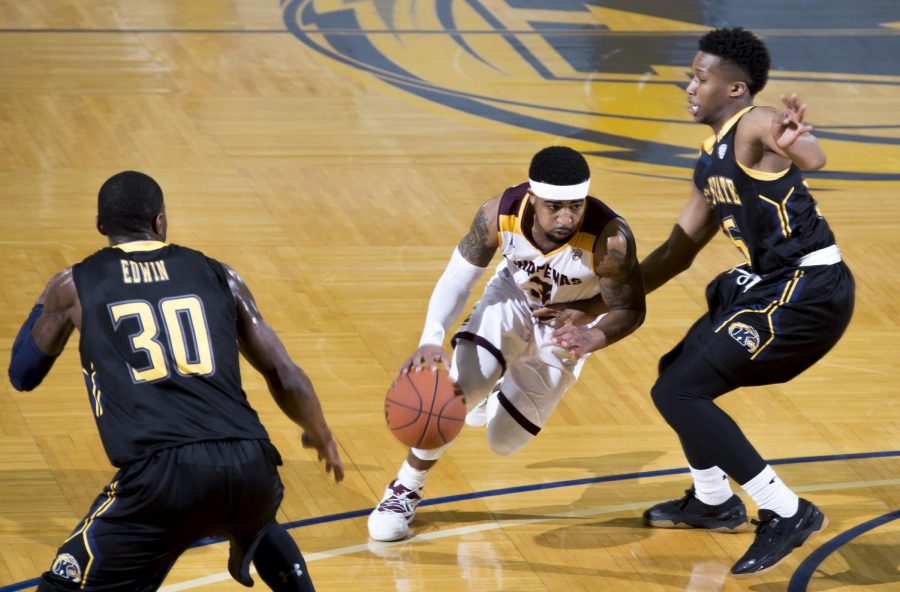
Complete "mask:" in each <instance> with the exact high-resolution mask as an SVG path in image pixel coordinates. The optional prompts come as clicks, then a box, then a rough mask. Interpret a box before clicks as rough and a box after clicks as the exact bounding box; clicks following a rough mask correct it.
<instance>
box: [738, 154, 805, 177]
mask: <svg viewBox="0 0 900 592" xmlns="http://www.w3.org/2000/svg"><path fill="white" fill-rule="evenodd" d="M734 162H736V163H737V165H738V166H739V167H741V170H742V171H744V172H745V173H746V174H747V175H748V176H750V177H753V178H754V179H756V180H757V181H777V180H778V179H780V178H782V177H783V176H785V175H786V174H787V173H788V171H789V170H791V167H790V166H789V167H788V168H786V169H784V170H783V171H778V172H777V173H770V172H768V171H758V170H756V169H751V168H750V167H748V166H744V165H743V164H741V161H739V160H738V159H737V156H735V158H734Z"/></svg>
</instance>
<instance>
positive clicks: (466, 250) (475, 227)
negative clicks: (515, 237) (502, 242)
mask: <svg viewBox="0 0 900 592" xmlns="http://www.w3.org/2000/svg"><path fill="white" fill-rule="evenodd" d="M488 238H489V232H488V218H487V214H485V213H484V209H483V208H480V209H479V210H478V213H477V214H475V219H474V220H472V226H471V227H470V228H469V233H468V234H466V236H464V237H463V238H462V240H461V241H459V252H460V253H461V254H462V256H463V257H465V258H466V260H467V261H469V262H470V263H472V264H473V265H477V266H478V267H487V266H488V264H489V263H490V262H491V259H493V257H494V253H495V252H496V250H497V247H492V246H488Z"/></svg>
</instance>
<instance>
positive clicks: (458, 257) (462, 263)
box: [419, 248, 485, 347]
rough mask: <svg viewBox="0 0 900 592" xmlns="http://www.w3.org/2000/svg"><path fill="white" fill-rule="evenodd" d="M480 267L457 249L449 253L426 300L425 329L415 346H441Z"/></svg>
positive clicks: (480, 270) (482, 270)
mask: <svg viewBox="0 0 900 592" xmlns="http://www.w3.org/2000/svg"><path fill="white" fill-rule="evenodd" d="M484 270H485V268H484V267H478V266H477V265H472V264H471V263H469V262H468V261H466V258H465V257H463V256H462V253H460V252H459V248H456V249H453V256H452V257H450V263H448V264H447V269H445V270H444V273H443V275H441V278H440V279H439V280H438V281H437V284H435V286H434V292H432V293H431V300H430V301H429V302H428V314H427V315H426V316H425V329H424V330H423V331H422V339H420V340H419V347H422V346H423V345H443V344H444V336H445V335H446V333H447V327H449V326H450V324H451V323H452V322H453V321H455V320H456V318H457V317H458V316H459V313H461V312H462V309H463V307H464V306H465V305H466V301H467V300H468V299H469V294H471V293H472V286H474V285H475V282H477V281H478V279H479V278H480V277H481V276H482V274H483V273H484Z"/></svg>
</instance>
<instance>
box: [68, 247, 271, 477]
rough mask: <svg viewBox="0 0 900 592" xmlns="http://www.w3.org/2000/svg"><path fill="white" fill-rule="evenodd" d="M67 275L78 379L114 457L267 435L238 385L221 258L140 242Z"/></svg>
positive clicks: (123, 460)
mask: <svg viewBox="0 0 900 592" xmlns="http://www.w3.org/2000/svg"><path fill="white" fill-rule="evenodd" d="M72 275H73V277H74V280H75V287H76V290H77V291H78V298H79V300H80V301H81V341H80V345H79V348H80V352H81V364H82V369H83V372H84V379H85V383H86V385H87V389H88V394H89V397H90V401H91V406H92V407H93V411H94V417H95V419H96V422H97V427H98V429H99V431H100V437H101V439H102V441H103V446H104V448H105V449H106V454H107V455H108V456H109V459H110V461H111V462H112V463H113V465H115V466H118V467H121V466H123V465H125V464H127V463H130V462H132V461H134V460H137V459H140V458H143V457H145V456H147V455H149V454H152V453H154V452H156V451H158V450H160V449H163V448H167V447H170V446H177V445H180V444H186V443H190V442H199V441H204V440H222V439H266V438H268V435H267V434H266V431H265V429H264V428H263V426H262V424H261V423H260V421H259V418H258V416H257V415H256V412H255V411H254V410H253V409H252V408H251V407H250V404H249V403H248V401H247V396H246V394H245V393H244V391H243V390H242V388H241V376H240V367H239V363H238V344H237V309H236V304H235V301H234V297H233V295H232V293H231V290H230V289H229V287H228V281H227V278H226V276H225V271H224V269H223V268H222V265H221V264H220V263H218V262H217V261H215V260H213V259H209V258H208V257H206V256H205V255H203V254H202V253H200V252H198V251H194V250H192V249H188V248H185V247H181V246H178V245H166V244H164V243H159V242H153V241H146V242H137V243H126V244H124V245H119V246H117V247H108V248H105V249H102V250H100V251H98V252H96V253H94V254H93V255H91V256H90V257H88V258H86V259H85V260H84V261H82V262H81V263H78V264H76V265H75V266H74V267H73V268H72Z"/></svg>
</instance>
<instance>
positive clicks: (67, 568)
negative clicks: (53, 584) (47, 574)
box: [50, 553, 81, 582]
mask: <svg viewBox="0 0 900 592" xmlns="http://www.w3.org/2000/svg"><path fill="white" fill-rule="evenodd" d="M50 571H51V572H53V573H54V574H56V575H58V576H59V577H61V578H65V579H67V580H72V581H73V582H80V581H81V566H79V565H78V561H76V560H75V558H74V557H72V556H71V555H69V554H68V553H60V554H59V555H57V556H56V560H55V561H54V562H53V567H51V568H50Z"/></svg>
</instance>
